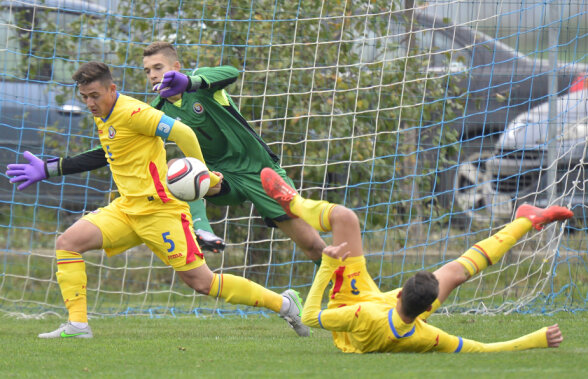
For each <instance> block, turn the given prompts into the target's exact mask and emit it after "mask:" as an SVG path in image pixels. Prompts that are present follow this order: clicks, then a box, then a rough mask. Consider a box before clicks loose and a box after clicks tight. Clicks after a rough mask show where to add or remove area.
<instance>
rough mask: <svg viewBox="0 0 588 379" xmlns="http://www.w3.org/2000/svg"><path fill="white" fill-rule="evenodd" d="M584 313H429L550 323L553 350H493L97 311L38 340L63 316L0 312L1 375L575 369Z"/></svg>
mask: <svg viewBox="0 0 588 379" xmlns="http://www.w3.org/2000/svg"><path fill="white" fill-rule="evenodd" d="M587 316H588V315H587V314H586V313H577V314H570V313H557V314H556V315H554V316H534V315H508V316H466V315H451V316H444V315H434V316H433V317H432V318H431V323H432V324H434V325H436V326H439V327H441V328H443V329H445V330H447V331H448V332H450V333H452V334H457V335H460V336H463V337H466V338H472V339H477V340H480V341H483V342H494V341H499V340H504V339H510V338H513V337H515V336H519V335H522V334H526V333H528V332H531V331H533V330H535V329H539V328H540V327H542V326H545V325H550V324H553V323H555V322H557V323H559V325H560V327H561V329H562V331H563V333H564V338H565V340H564V342H563V344H562V346H561V347H560V348H558V349H539V350H530V351H524V352H513V353H494V354H441V353H430V354H365V355H356V354H344V353H341V352H340V351H339V350H337V349H336V348H335V347H334V346H333V344H332V340H331V337H330V334H329V333H328V332H326V331H323V330H315V331H314V332H313V335H312V336H311V337H310V338H298V337H297V336H296V334H295V333H294V332H293V331H292V330H291V329H289V328H288V327H287V326H286V324H285V322H284V321H283V320H281V319H279V318H278V317H276V316H273V315H272V316H271V317H269V318H266V317H263V316H254V317H250V318H247V319H242V318H237V317H231V318H225V319H223V318H220V317H211V318H195V317H183V318H161V319H148V318H139V317H132V318H123V317H115V318H100V319H95V320H91V324H92V328H93V331H94V338H93V339H90V340H80V339H78V340H40V339H38V338H37V337H36V335H37V334H38V333H39V332H46V331H50V330H53V329H54V328H56V327H57V326H58V325H59V323H60V322H62V321H63V320H60V319H57V318H55V317H54V318H48V319H44V320H30V319H29V320H17V319H15V318H9V317H2V318H0V336H1V341H2V349H1V350H0V351H1V353H0V377H1V378H23V377H26V378H39V377H43V378H86V377H88V378H123V377H124V378H183V377H185V378H196V377H197V378H213V377H214V378H221V377H223V378H224V377H230V378H243V377H247V378H252V377H255V378H296V377H305V378H335V377H360V378H375V377H381V378H384V377H393V376H394V377H402V378H423V377H438V378H446V377H452V378H476V379H478V378H507V377H509V378H510V377H512V378H547V377H557V378H558V379H561V378H585V377H586V375H587V372H588V343H586V341H587V340H588V322H587Z"/></svg>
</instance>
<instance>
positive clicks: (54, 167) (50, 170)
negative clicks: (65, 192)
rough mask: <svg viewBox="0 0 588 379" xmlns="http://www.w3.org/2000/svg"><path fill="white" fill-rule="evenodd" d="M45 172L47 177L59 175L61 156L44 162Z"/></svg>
mask: <svg viewBox="0 0 588 379" xmlns="http://www.w3.org/2000/svg"><path fill="white" fill-rule="evenodd" d="M45 174H47V177H48V178H50V177H53V176H61V158H51V159H49V160H48V161H47V162H45Z"/></svg>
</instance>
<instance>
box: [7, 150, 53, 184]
mask: <svg viewBox="0 0 588 379" xmlns="http://www.w3.org/2000/svg"><path fill="white" fill-rule="evenodd" d="M23 156H24V157H25V158H26V159H27V160H28V161H29V163H13V164H9V165H8V170H7V171H6V175H7V176H11V177H12V178H11V179H10V183H21V182H23V183H21V185H19V186H18V187H17V188H18V189H19V190H23V189H25V188H27V187H28V186H30V185H31V184H34V183H37V182H38V181H40V180H43V179H47V176H48V174H47V170H46V168H45V167H46V165H45V162H43V160H42V159H39V158H37V157H36V156H35V155H34V154H33V153H31V152H29V151H25V152H24V154H23Z"/></svg>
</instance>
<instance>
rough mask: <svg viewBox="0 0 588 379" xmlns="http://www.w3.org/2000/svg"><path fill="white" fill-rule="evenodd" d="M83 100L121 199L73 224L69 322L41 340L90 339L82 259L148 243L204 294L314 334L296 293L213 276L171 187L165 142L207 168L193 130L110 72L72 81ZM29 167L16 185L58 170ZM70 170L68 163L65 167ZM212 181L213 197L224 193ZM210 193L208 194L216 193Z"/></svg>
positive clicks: (100, 66) (66, 294)
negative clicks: (127, 89)
mask: <svg viewBox="0 0 588 379" xmlns="http://www.w3.org/2000/svg"><path fill="white" fill-rule="evenodd" d="M72 78H73V79H74V81H75V82H76V85H77V86H78V90H79V93H80V96H81V98H82V99H83V101H84V102H85V103H86V106H87V107H88V109H89V110H90V112H92V114H93V115H94V122H95V123H96V127H97V129H98V136H99V138H100V142H101V145H102V148H103V151H102V155H103V156H105V157H106V159H107V161H108V163H109V167H110V171H111V172H112V178H113V179H114V181H115V183H116V186H117V188H118V192H119V194H120V196H119V197H118V198H116V199H115V200H114V201H112V202H111V203H110V204H108V205H107V206H105V207H103V208H99V209H98V210H96V211H94V212H91V213H89V214H87V215H85V216H84V217H82V218H81V219H80V220H78V221H76V222H75V223H74V224H73V225H71V226H70V227H69V228H68V229H67V230H66V231H65V232H64V233H63V234H62V235H60V236H59V237H58V238H57V241H56V256H57V275H56V276H57V282H58V283H59V288H60V289H61V294H62V295H63V300H64V301H65V306H66V308H67V310H68V312H69V320H68V322H67V323H65V324H63V325H61V326H60V327H59V328H57V329H56V330H54V331H52V332H49V333H42V334H39V337H40V338H68V337H77V338H90V337H92V330H91V328H90V326H89V325H88V316H87V306H86V302H87V301H86V283H87V277H86V266H85V263H84V259H83V258H82V253H84V252H86V251H89V250H97V249H104V251H105V252H106V255H108V256H113V255H116V254H120V253H122V252H124V251H125V250H127V249H130V248H131V247H133V246H137V245H140V244H142V243H145V245H147V246H148V247H149V248H150V249H151V250H152V251H153V252H154V253H155V254H156V255H157V256H158V257H159V258H160V259H161V260H162V261H163V262H164V263H166V264H167V265H170V266H172V267H173V269H174V270H176V272H177V274H178V276H179V277H180V278H182V280H183V281H184V282H185V283H186V284H187V285H188V286H190V287H191V288H193V289H194V290H196V291H197V292H199V293H201V294H205V295H209V296H213V297H217V298H219V297H220V298H222V299H225V300H226V301H228V302H230V303H233V304H244V305H249V306H258V307H265V308H268V309H271V310H273V311H275V312H277V313H278V314H279V315H280V316H281V317H283V318H284V319H286V321H288V323H289V324H290V326H292V327H293V328H294V329H295V331H296V332H297V333H298V334H299V335H301V336H308V335H309V329H308V327H307V326H305V325H303V324H302V323H301V320H300V312H301V310H302V306H301V302H300V299H299V298H298V295H297V293H296V292H295V291H293V290H287V291H285V292H284V293H283V294H282V295H279V294H277V293H275V292H272V291H270V290H268V289H266V288H264V287H262V286H260V285H259V284H256V283H253V282H251V281H249V280H247V279H245V278H242V277H239V276H234V275H229V274H220V275H219V274H215V273H213V272H212V271H211V270H210V269H209V268H208V266H207V265H206V262H205V260H204V255H203V254H202V252H201V251H200V247H199V246H198V243H197V242H196V237H195V235H194V230H193V228H192V217H191V215H190V207H189V206H188V204H187V203H185V202H183V201H180V200H178V199H176V198H174V197H173V196H172V195H171V193H170V192H169V190H168V189H167V187H166V175H167V164H166V155H165V149H164V145H163V138H165V139H169V140H171V141H175V142H176V143H177V145H178V146H179V148H180V149H181V150H182V152H183V153H184V154H185V155H186V156H188V157H194V158H198V159H200V160H201V161H204V159H203V157H202V153H201V151H200V146H199V144H198V140H197V139H196V136H195V135H194V133H193V132H192V130H191V129H190V128H189V127H188V126H186V125H185V124H183V123H181V122H180V121H177V120H174V119H172V118H171V117H168V116H166V115H164V114H163V112H161V111H159V110H156V109H154V108H152V107H150V106H149V105H147V104H145V103H143V102H141V101H139V100H136V99H133V98H132V97H128V96H125V95H122V94H120V93H118V91H117V90H116V85H115V84H114V82H113V80H112V76H111V73H110V70H109V69H108V66H106V65H105V64H104V63H100V62H89V63H85V64H83V65H82V66H81V67H80V68H79V69H78V70H77V71H76V72H75V74H74V75H73V76H72ZM25 158H27V159H28V160H29V163H28V164H11V165H9V166H8V171H7V172H6V174H7V175H8V176H9V177H11V179H10V181H11V182H12V183H21V185H20V186H19V189H20V188H22V186H23V185H24V184H26V183H27V182H29V181H30V180H31V178H33V177H35V178H37V177H39V176H40V175H45V174H46V171H47V170H51V169H57V168H55V167H53V168H51V166H50V165H49V164H46V163H45V162H43V161H42V160H40V159H39V158H36V157H34V156H32V154H30V153H29V154H27V153H25ZM60 163H63V162H60ZM214 178H216V182H217V183H218V181H219V178H218V177H216V175H213V174H211V186H212V188H211V191H213V192H214V191H218V190H219V189H218V186H216V187H215V183H214V182H213V180H214ZM211 191H209V193H210V192H211Z"/></svg>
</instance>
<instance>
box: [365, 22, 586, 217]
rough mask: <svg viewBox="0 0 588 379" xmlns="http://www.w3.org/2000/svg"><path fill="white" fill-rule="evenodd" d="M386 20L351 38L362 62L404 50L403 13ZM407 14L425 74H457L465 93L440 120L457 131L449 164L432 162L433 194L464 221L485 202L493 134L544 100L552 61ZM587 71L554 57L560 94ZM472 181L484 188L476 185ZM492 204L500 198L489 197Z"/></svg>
mask: <svg viewBox="0 0 588 379" xmlns="http://www.w3.org/2000/svg"><path fill="white" fill-rule="evenodd" d="M390 20H391V21H390V24H388V26H387V35H386V36H383V35H382V34H381V33H380V34H378V33H375V32H374V31H373V27H372V29H370V27H366V28H364V32H363V35H362V36H361V38H356V47H355V49H354V50H355V52H356V54H358V56H359V57H361V61H362V62H365V63H370V62H375V61H379V60H392V59H394V58H397V57H402V56H404V55H406V51H405V49H406V48H405V46H406V41H405V40H403V39H406V30H407V28H408V27H407V24H406V22H407V19H405V18H404V16H403V15H398V16H395V17H393V18H392V19H390ZM388 21H389V17H388V16H387V15H386V17H382V19H381V22H383V23H388ZM414 21H415V22H414V24H413V34H412V39H413V43H414V44H416V46H417V49H418V51H419V53H420V54H421V56H422V59H423V61H426V62H428V64H427V66H426V67H427V68H426V72H425V74H427V75H435V74H443V73H447V74H448V75H450V76H453V77H454V78H455V80H457V83H458V85H459V86H460V87H461V88H463V91H464V94H465V99H464V100H465V107H464V109H463V113H462V114H458V115H456V117H455V118H454V119H453V120H449V121H448V122H447V123H446V126H448V127H450V128H452V129H454V130H456V131H457V134H458V141H459V152H458V155H457V156H455V157H450V158H451V160H453V162H454V163H453V164H450V165H449V166H445V167H443V166H439V167H438V168H437V180H436V184H435V186H436V188H435V196H436V198H437V199H439V200H440V203H441V204H443V205H444V206H445V207H446V208H450V210H451V212H452V215H453V216H454V217H458V218H460V217H461V218H462V219H464V220H469V219H471V218H472V217H475V215H476V214H477V213H479V212H478V211H479V210H480V209H481V208H483V207H484V204H485V203H486V202H487V201H490V200H489V199H482V198H480V197H479V196H481V195H480V193H481V192H483V193H490V192H491V191H490V186H491V185H490V182H489V181H486V180H485V175H487V174H486V173H485V172H484V170H485V169H486V168H485V166H486V160H487V159H489V158H490V157H491V156H492V155H493V154H494V149H495V146H496V141H497V139H499V138H500V137H501V136H502V135H503V132H504V131H505V129H506V128H507V125H509V124H511V123H512V122H513V120H515V119H517V117H518V116H519V115H521V114H526V113H527V112H528V111H529V109H532V108H535V107H537V106H539V105H540V104H542V103H544V102H545V101H546V100H547V98H548V95H549V93H548V88H549V86H548V81H549V78H550V75H551V72H552V68H551V67H550V65H549V63H548V62H547V61H546V60H542V59H536V58H531V57H528V56H524V55H522V54H520V53H519V52H517V51H516V50H514V49H513V48H511V47H509V46H507V45H505V44H503V43H501V42H500V41H498V40H496V38H493V37H490V36H488V35H486V34H484V33H481V32H479V31H476V30H474V29H471V28H469V27H464V26H455V25H451V24H449V23H447V22H445V21H444V20H442V19H440V18H438V17H433V16H430V15H426V14H424V13H421V12H418V11H416V12H414ZM379 30H382V29H381V28H379ZM382 41H385V42H382ZM586 71H588V68H587V66H586V65H583V64H573V65H572V64H560V65H559V66H558V68H557V85H558V89H559V91H560V93H562V94H564V93H566V92H567V91H568V89H569V88H570V87H571V84H572V83H573V82H574V81H576V80H578V78H581V77H583V73H584V72H586ZM522 117H525V116H522ZM436 122H439V120H424V121H423V124H424V125H427V124H431V123H436ZM420 141H421V143H423V141H422V140H420ZM435 149H436V147H435V146H434V145H429V146H427V145H424V146H420V150H421V151H420V152H419V157H418V158H417V161H425V160H431V159H435V156H436V154H437V153H436V150H435ZM427 154H429V155H428V156H427ZM479 186H483V187H484V189H478V188H477V187H479ZM486 187H487V188H486ZM474 194H475V195H474ZM494 203H495V204H501V203H503V201H499V200H496V199H495V200H494ZM486 216H487V215H486V214H483V212H482V214H480V217H486Z"/></svg>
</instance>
